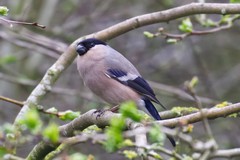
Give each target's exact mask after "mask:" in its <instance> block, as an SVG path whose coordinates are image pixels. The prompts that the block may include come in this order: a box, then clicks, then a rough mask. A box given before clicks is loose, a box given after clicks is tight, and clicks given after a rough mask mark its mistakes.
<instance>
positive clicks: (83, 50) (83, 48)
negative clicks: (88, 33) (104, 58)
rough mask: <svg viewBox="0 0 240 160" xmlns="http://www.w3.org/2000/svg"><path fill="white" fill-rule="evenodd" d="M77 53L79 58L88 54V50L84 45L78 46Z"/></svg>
mask: <svg viewBox="0 0 240 160" xmlns="http://www.w3.org/2000/svg"><path fill="white" fill-rule="evenodd" d="M76 51H77V52H78V54H79V56H82V55H84V54H85V53H86V52H87V49H86V47H84V46H83V45H81V44H78V45H77V47H76Z"/></svg>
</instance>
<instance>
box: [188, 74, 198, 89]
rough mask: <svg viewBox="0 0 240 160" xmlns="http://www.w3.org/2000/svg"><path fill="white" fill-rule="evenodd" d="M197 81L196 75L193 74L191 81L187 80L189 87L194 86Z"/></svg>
mask: <svg viewBox="0 0 240 160" xmlns="http://www.w3.org/2000/svg"><path fill="white" fill-rule="evenodd" d="M198 83H199V80H198V77H197V76H194V77H193V78H192V79H191V81H190V82H189V86H190V88H195V87H196V86H197V84H198Z"/></svg>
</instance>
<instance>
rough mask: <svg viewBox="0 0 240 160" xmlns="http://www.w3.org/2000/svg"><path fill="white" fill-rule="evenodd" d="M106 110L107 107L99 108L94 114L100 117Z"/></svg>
mask: <svg viewBox="0 0 240 160" xmlns="http://www.w3.org/2000/svg"><path fill="white" fill-rule="evenodd" d="M106 111H108V110H107V109H98V110H96V111H94V112H93V114H97V116H96V119H98V118H100V117H101V116H102V115H103V114H104V113H105V112H106Z"/></svg>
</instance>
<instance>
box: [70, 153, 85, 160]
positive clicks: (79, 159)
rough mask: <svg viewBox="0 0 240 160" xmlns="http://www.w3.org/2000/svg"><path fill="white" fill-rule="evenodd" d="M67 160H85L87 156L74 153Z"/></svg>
mask: <svg viewBox="0 0 240 160" xmlns="http://www.w3.org/2000/svg"><path fill="white" fill-rule="evenodd" d="M69 160H87V156H86V155H84V154H82V153H74V154H72V155H71V156H70V159H69Z"/></svg>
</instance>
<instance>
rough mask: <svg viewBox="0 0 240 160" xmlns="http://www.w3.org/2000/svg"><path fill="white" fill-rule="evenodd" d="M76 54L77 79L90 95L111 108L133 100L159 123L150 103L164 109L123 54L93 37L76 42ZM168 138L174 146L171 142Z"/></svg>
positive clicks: (157, 115)
mask: <svg viewBox="0 0 240 160" xmlns="http://www.w3.org/2000/svg"><path fill="white" fill-rule="evenodd" d="M76 51H77V53H78V55H79V56H78V58H77V68H78V71H79V73H80V76H81V77H82V79H83V81H84V84H85V85H86V86H87V87H88V88H89V89H90V90H91V91H92V92H93V93H95V94H96V95H97V96H99V97H100V98H102V99H103V100H105V101H106V102H108V103H109V104H112V105H119V104H121V103H122V102H125V101H129V100H133V101H135V102H136V104H137V106H138V107H139V108H140V109H142V110H144V111H145V112H147V113H148V114H150V115H151V116H152V117H153V118H154V119H155V120H161V117H160V115H159V113H158V111H157V109H156V108H155V107H154V105H153V104H152V102H155V103H157V104H159V105H161V106H162V107H163V108H165V107H164V106H163V105H162V104H161V103H160V102H159V100H158V99H157V98H156V96H155V94H154V92H153V90H152V88H151V87H150V86H149V84H148V83H147V81H145V80H144V79H143V78H142V76H141V75H140V74H139V72H138V70H137V69H136V68H135V67H134V66H133V64H132V63H131V62H130V61H128V60H127V59H126V58H125V57H124V56H123V55H122V54H120V53H119V52H118V51H116V50H114V49H113V48H111V47H110V46H108V45H107V44H106V43H105V42H103V41H101V40H99V39H95V38H89V39H85V40H82V41H81V42H79V43H78V44H77V46H76ZM151 101H152V102H151ZM168 138H169V140H170V142H171V143H172V145H173V146H175V145H176V144H175V141H174V139H173V138H172V137H169V136H168Z"/></svg>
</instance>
